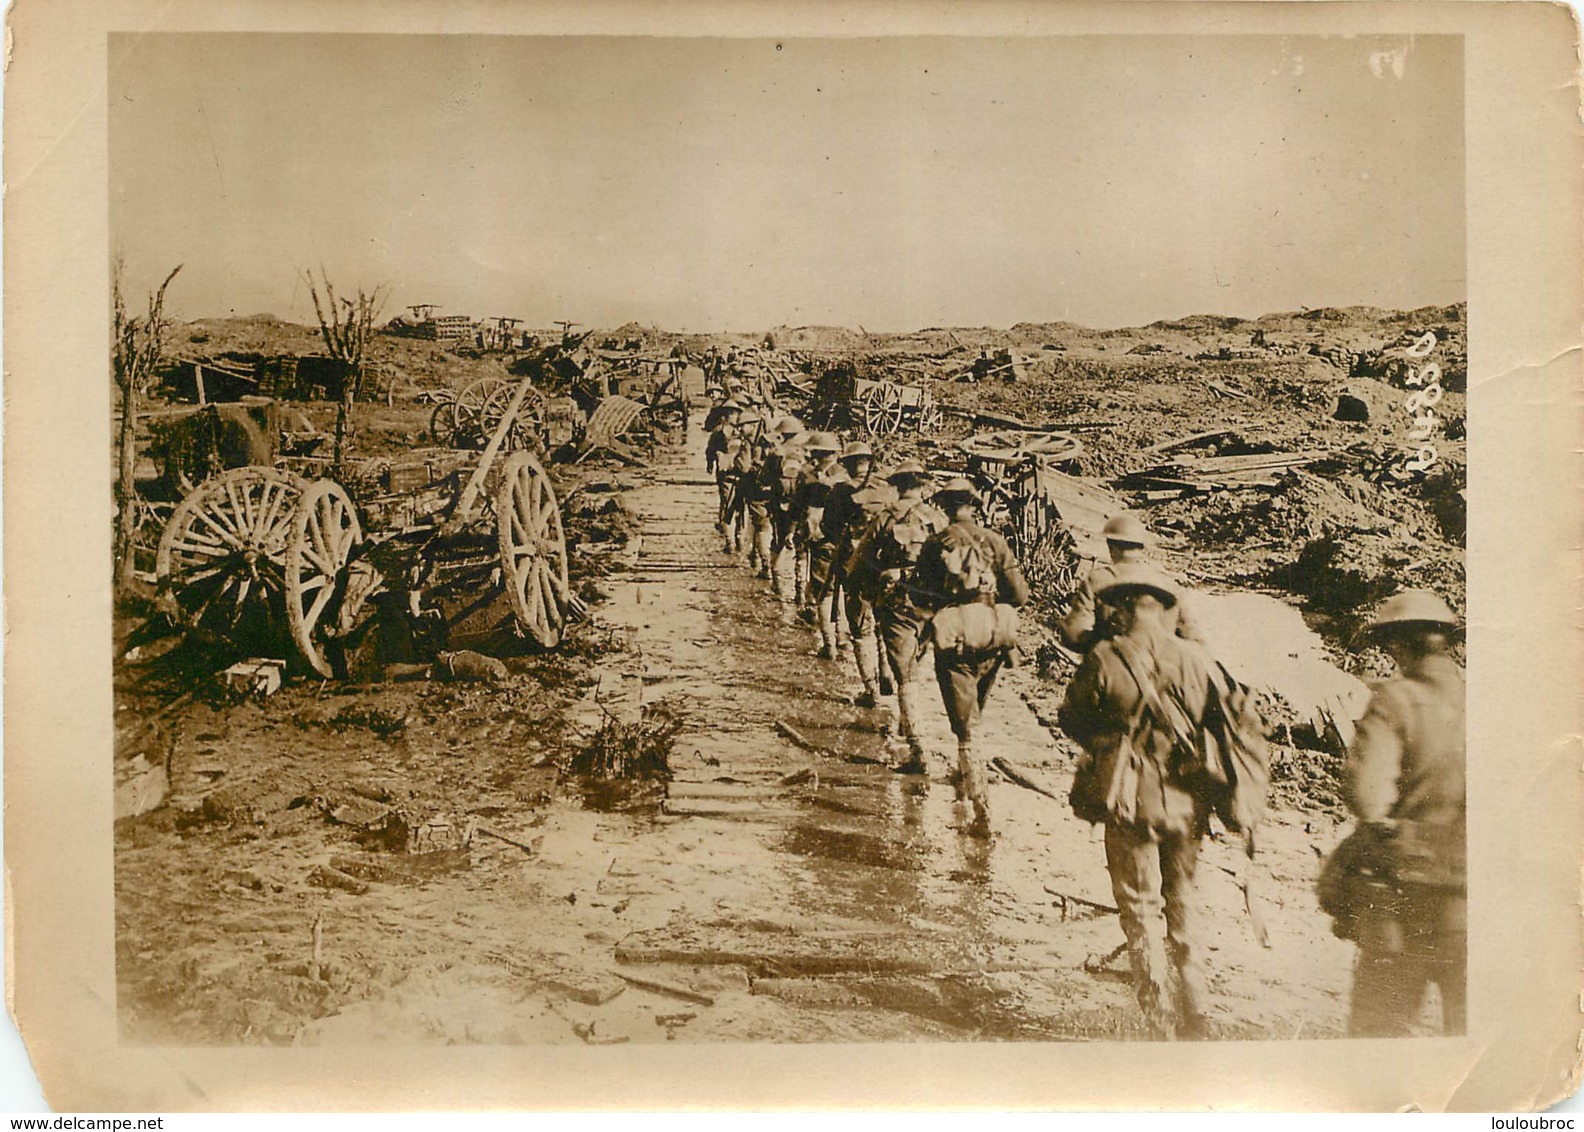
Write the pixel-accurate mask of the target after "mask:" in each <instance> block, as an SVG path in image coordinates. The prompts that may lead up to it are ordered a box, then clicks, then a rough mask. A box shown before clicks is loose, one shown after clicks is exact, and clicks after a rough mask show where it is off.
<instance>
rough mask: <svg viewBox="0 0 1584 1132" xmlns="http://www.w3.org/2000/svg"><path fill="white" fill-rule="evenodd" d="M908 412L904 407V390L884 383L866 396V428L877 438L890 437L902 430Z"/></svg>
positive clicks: (864, 402)
mask: <svg viewBox="0 0 1584 1132" xmlns="http://www.w3.org/2000/svg"><path fill="white" fill-rule="evenodd" d="M906 415H907V410H906V409H905V408H904V407H903V405H902V390H900V389H898V388H897V387H896V386H895V385H892V384H891V383H890V382H888V381H882V382H880V383H879V384H878V385H876V386H875V387H874V388H873V389H871V390H869V391H868V392H867V393H865V394H864V398H863V417H864V428H866V429H868V430H869V432H870V433H872V434H873V435H875V436H890V435H891V434H892V433H894V432H897V431H899V430H900V429H901V428H902V421H903V419H904V417H905V416H906Z"/></svg>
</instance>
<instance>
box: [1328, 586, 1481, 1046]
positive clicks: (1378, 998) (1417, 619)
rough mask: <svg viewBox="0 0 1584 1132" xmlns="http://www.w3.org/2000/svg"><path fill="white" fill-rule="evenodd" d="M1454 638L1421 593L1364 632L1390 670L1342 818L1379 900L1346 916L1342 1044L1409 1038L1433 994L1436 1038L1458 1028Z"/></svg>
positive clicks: (1461, 987)
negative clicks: (1347, 1004) (1362, 843)
mask: <svg viewBox="0 0 1584 1132" xmlns="http://www.w3.org/2000/svg"><path fill="white" fill-rule="evenodd" d="M1457 630H1458V622H1457V617H1456V616H1455V615H1454V614H1453V613H1452V611H1451V610H1450V609H1449V608H1447V604H1446V602H1444V601H1442V600H1441V599H1440V598H1439V597H1437V596H1436V595H1435V594H1433V593H1430V592H1429V591H1428V590H1407V591H1405V592H1403V593H1400V594H1398V595H1396V596H1395V597H1392V598H1389V599H1388V600H1387V601H1386V602H1385V603H1383V604H1382V606H1381V608H1380V610H1379V611H1378V612H1377V613H1376V614H1375V617H1374V619H1373V620H1372V621H1371V622H1370V625H1369V632H1370V635H1371V636H1372V637H1373V638H1374V640H1375V641H1376V642H1377V643H1378V644H1379V645H1380V646H1381V647H1382V648H1383V649H1385V650H1386V652H1387V653H1388V654H1389V655H1390V656H1391V658H1392V660H1393V661H1394V662H1395V663H1396V666H1397V675H1396V676H1394V677H1393V678H1392V679H1390V680H1387V681H1385V682H1384V683H1382V684H1380V685H1378V686H1377V687H1376V688H1375V693H1374V696H1373V697H1372V698H1371V699H1370V703H1369V707H1368V708H1367V709H1366V710H1365V712H1364V718H1363V719H1361V720H1359V723H1358V729H1357V731H1356V732H1355V733H1354V737H1353V744H1352V747H1351V749H1350V750H1349V751H1348V759H1347V764H1346V768H1345V771H1344V776H1343V777H1344V790H1345V794H1346V798H1347V803H1348V807H1349V809H1351V810H1352V811H1353V813H1354V815H1355V816H1356V817H1357V818H1358V820H1359V822H1360V824H1361V826H1364V827H1366V828H1367V829H1368V831H1369V833H1370V834H1371V836H1370V837H1369V838H1368V839H1367V844H1369V845H1370V846H1372V847H1373V848H1372V849H1371V856H1372V857H1374V858H1375V859H1373V860H1371V861H1370V862H1368V863H1369V864H1370V865H1372V866H1373V868H1372V871H1373V872H1375V873H1376V874H1377V876H1379V877H1381V878H1383V882H1382V883H1381V884H1380V885H1379V886H1376V887H1375V889H1374V891H1375V893H1376V894H1378V895H1379V896H1380V898H1379V899H1377V900H1373V901H1370V905H1371V906H1370V907H1368V908H1361V909H1358V910H1357V913H1356V919H1355V930H1354V935H1355V938H1356V939H1357V940H1358V962H1357V965H1356V966H1355V967H1354V971H1353V1003H1352V1012H1351V1014H1350V1016H1349V1019H1348V1033H1349V1035H1351V1036H1353V1037H1394V1036H1397V1035H1401V1034H1406V1033H1408V1032H1409V1028H1410V1027H1411V1025H1412V1024H1413V1023H1414V1021H1415V1020H1416V1019H1417V1018H1418V1016H1419V1010H1420V1007H1421V1005H1422V1004H1423V1002H1424V993H1425V988H1426V987H1427V986H1428V985H1429V984H1430V983H1435V984H1436V986H1437V987H1439V988H1440V991H1441V1013H1442V1027H1443V1030H1444V1032H1445V1033H1447V1034H1459V1033H1462V1032H1463V1031H1464V1029H1465V1027H1466V1024H1467V1003H1468V999H1467V987H1466V985H1465V978H1466V974H1465V972H1466V966H1467V951H1468V896H1467V873H1466V839H1467V832H1466V829H1467V826H1466V821H1467V818H1466V792H1465V788H1464V774H1465V763H1464V757H1465V747H1464V726H1463V709H1464V684H1463V669H1462V668H1461V667H1459V666H1458V664H1457V662H1456V661H1454V660H1453V659H1452V657H1451V656H1450V655H1448V653H1449V649H1450V647H1451V644H1452V640H1453V637H1454V635H1455V634H1456V633H1457Z"/></svg>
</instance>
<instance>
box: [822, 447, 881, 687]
mask: <svg viewBox="0 0 1584 1132" xmlns="http://www.w3.org/2000/svg"><path fill="white" fill-rule="evenodd" d="M841 464H842V467H843V468H845V469H846V471H847V481H846V482H845V483H839V484H836V485H835V486H834V487H832V488H831V493H830V499H829V500H828V501H827V502H826V504H825V518H824V524H823V530H824V533H825V538H826V541H828V542H829V543H831V544H832V546H834V547H835V555H834V557H833V558H832V567H831V586H832V588H833V589H834V590H835V591H836V593H837V594H838V595H839V598H840V602H839V604H840V608H839V609H837V610H836V611H835V612H836V613H837V614H838V615H841V616H845V617H846V620H847V635H848V637H849V638H850V639H851V640H852V646H853V660H854V662H855V663H856V664H857V666H858V679H859V682H860V683H862V684H863V693H862V694H861V695H860V696H859V697H858V699H857V700H856V701H855V702H856V703H857V705H858V706H859V707H861V708H872V707H875V706H877V705H878V704H879V697H880V696H881V695H888V694H889V693H890V689H891V680H890V673H889V672H887V673H884V674H882V672H881V668H880V653H879V648H878V646H877V644H876V641H875V617H874V606H873V605H871V604H870V598H869V597H868V596H866V595H865V594H864V593H863V592H862V590H861V587H857V586H855V585H854V584H853V580H852V579H851V578H849V577H848V571H847V564H848V559H849V558H850V557H851V556H852V551H853V547H854V545H855V544H856V543H857V542H858V540H859V539H860V538H861V537H862V535H863V532H864V529H865V528H866V527H868V525H869V524H870V522H871V521H872V520H873V519H874V517H875V516H876V515H877V514H879V513H880V511H881V509H882V508H883V507H885V506H886V505H887V504H888V503H891V502H892V501H894V500H895V499H896V489H895V488H893V487H892V486H891V485H890V484H889V483H887V482H886V481H885V480H884V479H882V478H881V477H879V476H876V475H875V474H874V453H873V451H872V450H871V449H870V447H869V445H868V444H866V443H865V442H863V441H862V440H855V441H852V442H851V443H850V444H848V445H847V447H846V448H844V449H842V455H841ZM882 677H883V678H882Z"/></svg>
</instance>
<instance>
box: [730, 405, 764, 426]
mask: <svg viewBox="0 0 1584 1132" xmlns="http://www.w3.org/2000/svg"><path fill="white" fill-rule="evenodd" d="M737 423H738V424H763V423H764V417H763V416H762V415H760V413H759V410H758V409H754V408H749V409H747V410H746V411H745V412H744V413H743V415H742V416H740V417H738V418H737Z"/></svg>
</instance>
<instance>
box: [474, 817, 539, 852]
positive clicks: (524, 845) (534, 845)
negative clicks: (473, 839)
mask: <svg viewBox="0 0 1584 1132" xmlns="http://www.w3.org/2000/svg"><path fill="white" fill-rule="evenodd" d="M473 832H474V833H478V834H482V835H483V836H485V837H492V838H494V839H495V840H496V841H504V842H505V843H506V844H507V845H515V846H516V847H517V848H519V849H521V850H522V851H523V852H524V853H538V852H539V846H540V845H541V844H543V843H544V838H543V837H536V838H534V839H533V840H532V841H519V840H517V839H516V838H515V837H508V836H506V834H504V833H500V832H498V831H497V830H493V829H491V828H490V827H489V826H487V825H479V824H477V823H475V824H474V826H473Z"/></svg>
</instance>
